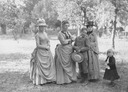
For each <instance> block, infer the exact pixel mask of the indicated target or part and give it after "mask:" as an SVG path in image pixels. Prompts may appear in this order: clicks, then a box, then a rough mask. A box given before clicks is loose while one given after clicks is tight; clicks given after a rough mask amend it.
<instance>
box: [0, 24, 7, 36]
mask: <svg viewBox="0 0 128 92" xmlns="http://www.w3.org/2000/svg"><path fill="white" fill-rule="evenodd" d="M1 31H2V34H6V33H7V32H6V25H5V24H1Z"/></svg>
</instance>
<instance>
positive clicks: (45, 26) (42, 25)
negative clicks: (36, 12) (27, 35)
mask: <svg viewBox="0 0 128 92" xmlns="http://www.w3.org/2000/svg"><path fill="white" fill-rule="evenodd" d="M38 26H39V27H40V26H43V27H47V26H48V25H38Z"/></svg>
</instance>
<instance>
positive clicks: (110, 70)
mask: <svg viewBox="0 0 128 92" xmlns="http://www.w3.org/2000/svg"><path fill="white" fill-rule="evenodd" d="M105 62H106V64H107V67H106V70H105V74H104V79H106V80H110V85H112V86H114V85H115V84H114V80H117V79H119V78H120V77H119V75H118V73H117V69H116V64H115V63H116V60H115V57H114V56H113V50H112V49H109V50H108V51H107V59H106V60H105Z"/></svg>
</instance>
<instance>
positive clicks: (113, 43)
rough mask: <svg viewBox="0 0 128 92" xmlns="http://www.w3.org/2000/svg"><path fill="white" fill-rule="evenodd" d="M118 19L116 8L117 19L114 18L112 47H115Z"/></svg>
mask: <svg viewBox="0 0 128 92" xmlns="http://www.w3.org/2000/svg"><path fill="white" fill-rule="evenodd" d="M116 19H117V9H115V20H114V30H113V35H112V48H113V49H115V35H116V23H117V22H116Z"/></svg>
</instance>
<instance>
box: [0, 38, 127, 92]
mask: <svg viewBox="0 0 128 92" xmlns="http://www.w3.org/2000/svg"><path fill="white" fill-rule="evenodd" d="M4 38H5V37H3V36H2V37H0V92H126V89H127V86H128V57H127V56H128V40H127V39H116V41H115V42H116V51H115V52H116V53H115V57H116V61H117V69H118V72H119V75H120V77H121V78H120V80H118V81H116V84H117V85H116V86H115V87H110V86H108V85H107V83H108V82H107V81H105V80H103V79H102V77H103V74H104V69H105V66H104V60H105V58H106V53H105V52H106V50H107V49H109V48H110V47H111V42H110V39H105V38H99V39H98V43H99V50H100V52H101V53H100V55H99V62H100V67H101V70H100V72H101V73H100V74H101V78H100V81H98V82H96V83H89V84H88V85H84V84H80V83H72V84H67V85H56V84H45V85H44V86H34V85H33V84H32V82H31V81H30V79H29V61H30V57H31V52H32V51H33V49H34V48H35V41H34V38H31V39H27V40H26V39H19V40H17V41H16V40H13V39H11V38H8V39H4ZM57 43H59V41H58V40H57V39H56V37H51V51H52V53H53V55H54V48H55V46H56V44H57ZM127 92H128V91H127Z"/></svg>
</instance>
